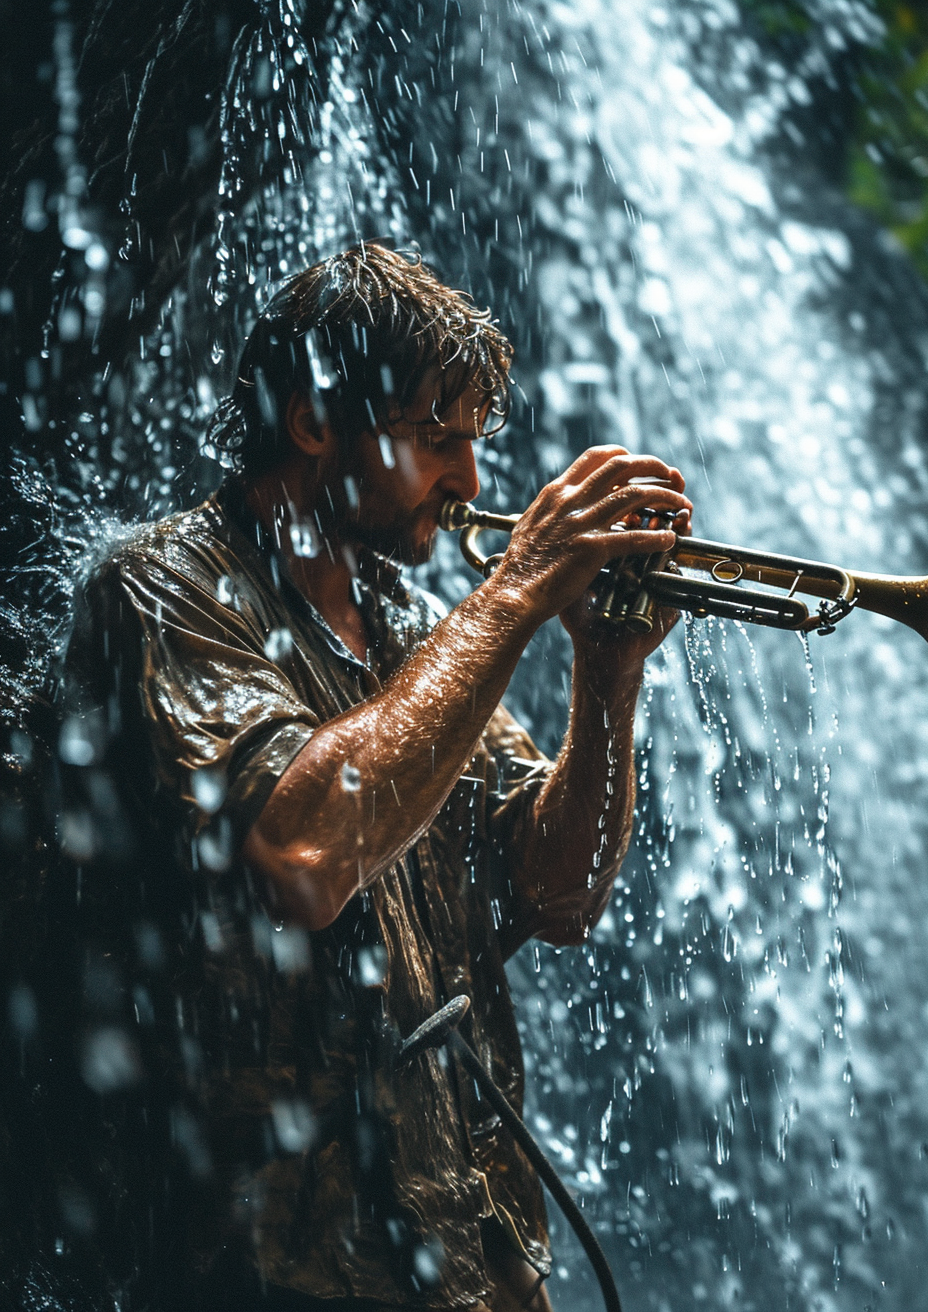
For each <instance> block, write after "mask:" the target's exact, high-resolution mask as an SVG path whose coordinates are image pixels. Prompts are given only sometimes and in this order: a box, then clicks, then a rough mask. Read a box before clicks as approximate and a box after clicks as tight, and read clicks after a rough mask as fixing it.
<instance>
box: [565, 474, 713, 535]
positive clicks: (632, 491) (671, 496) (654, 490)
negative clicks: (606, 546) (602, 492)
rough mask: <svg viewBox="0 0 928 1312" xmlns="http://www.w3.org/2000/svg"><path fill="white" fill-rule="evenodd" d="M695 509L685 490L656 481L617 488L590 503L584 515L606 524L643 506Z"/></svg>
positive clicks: (679, 510) (681, 510)
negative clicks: (654, 482)
mask: <svg viewBox="0 0 928 1312" xmlns="http://www.w3.org/2000/svg"><path fill="white" fill-rule="evenodd" d="M692 509H693V503H692V502H691V501H690V500H689V498H688V497H685V496H684V495H683V493H682V492H675V491H674V490H673V489H672V488H664V487H655V486H654V485H653V484H651V485H647V484H646V485H644V486H642V485H640V484H637V483H631V484H629V485H627V486H625V487H618V488H616V489H615V490H614V491H612V492H610V493H608V495H606V496H604V497H602V498H601V500H599V501H597V502H596V503H595V504H594V505H592V506H589V507H588V508H587V509H586V512H585V514H584V515H583V516H582V518H585V519H587V520H589V521H590V522H591V525H597V526H602V527H604V528H605V527H611V525H612V524H618V523H620V522H621V521H622V520H624V519H626V518H627V516H629V515H634V514H636V513H637V512H639V511H642V510H658V511H660V510H666V511H668V512H669V513H671V514H673V515H674V516H676V515H680V514H687V515H689V514H690V513H691V512H692Z"/></svg>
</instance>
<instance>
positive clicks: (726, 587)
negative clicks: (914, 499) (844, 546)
mask: <svg viewBox="0 0 928 1312" xmlns="http://www.w3.org/2000/svg"><path fill="white" fill-rule="evenodd" d="M520 518H521V516H520V515H497V514H492V513H490V512H488V511H483V510H477V509H476V508H475V507H474V506H471V505H469V504H466V503H464V502H460V501H454V500H450V501H446V502H445V505H444V507H443V508H442V514H441V521H440V522H441V526H442V528H445V529H448V530H450V531H458V530H459V531H460V532H461V541H460V545H461V551H462V553H463V555H464V558H465V559H466V560H467V561H468V563H469V564H471V565H472V566H473V567H474V568H475V569H477V570H479V571H480V572H481V573H483V574H484V575H485V576H486V575H489V574H490V573H492V570H493V569H494V568H495V566H496V564H498V562H499V560H500V559H501V557H500V556H485V555H483V553H482V552H481V551H480V549H479V546H478V544H477V543H478V538H479V535H480V534H481V533H483V532H486V531H487V530H491V529H495V530H499V531H502V532H507V533H511V532H512V530H513V529H514V528H515V526H516V524H518V522H519V519H520ZM684 569H689V570H695V571H697V572H698V573H701V574H707V575H708V576H709V577H708V578H691V577H690V576H688V575H685V574H683V573H682V572H681V571H682V570H684ZM746 584H761V585H763V587H765V588H774V589H778V590H779V592H777V591H774V592H767V591H763V590H762V589H761V588H757V587H747V586H745V585H746ZM594 587H595V591H596V594H597V600H598V607H599V610H600V614H601V615H602V618H603V620H604V621H605V622H607V623H610V624H616V625H623V626H627V627H629V628H631V629H632V630H633V631H637V632H647V631H648V630H649V629H650V628H651V627H652V624H653V610H654V608H655V606H657V605H666V606H673V607H675V608H676V609H677V610H685V611H689V612H691V613H692V614H694V615H697V616H705V615H720V616H722V617H725V618H728V619H738V620H742V621H744V622H746V623H751V624H764V625H767V626H770V627H773V628H781V629H793V630H795V631H798V632H806V633H808V632H813V631H814V632H818V633H832V632H833V631H834V628H835V625H836V624H838V622H839V621H840V620H842V619H843V618H844V617H845V616H846V615H848V614H850V612H851V611H852V610H854V609H859V610H869V611H873V612H874V613H876V614H877V615H885V616H886V617H887V618H889V619H891V620H896V621H898V622H899V623H900V624H905V625H907V626H908V627H909V628H910V629H914V630H915V632H916V633H919V634H921V636H922V637H923V638H924V639H925V640H926V641H928V577H908V576H903V575H894V574H869V573H860V572H856V571H851V570H845V569H839V568H838V567H837V566H835V565H824V564H821V563H820V562H819V561H814V560H802V559H800V558H799V557H795V556H781V555H776V554H775V553H773V552H767V551H754V550H752V549H750V548H746V547H733V546H729V545H727V544H725V543H721V542H709V541H706V540H704V539H702V538H691V537H679V536H678V537H677V539H676V542H675V545H674V546H673V548H672V549H671V550H670V551H669V552H664V553H657V554H655V555H652V556H642V557H634V558H630V559H623V560H621V561H618V562H616V564H615V565H614V566H610V567H609V568H608V569H606V570H604V571H603V572H602V573H601V575H600V577H599V579H598V580H597V581H596V584H595V585H594ZM797 594H802V596H806V597H816V598H818V599H819V605H818V607H817V608H816V609H815V610H814V611H812V612H811V613H810V611H809V607H808V606H807V605H806V604H805V603H804V602H803V601H800V600H799V597H798V596H797Z"/></svg>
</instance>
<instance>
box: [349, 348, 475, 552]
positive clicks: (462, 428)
mask: <svg viewBox="0 0 928 1312" xmlns="http://www.w3.org/2000/svg"><path fill="white" fill-rule="evenodd" d="M437 380H438V371H437V369H436V370H434V371H432V372H431V373H430V374H429V375H427V376H426V378H425V380H424V382H423V384H422V386H421V387H420V389H419V392H418V394H417V396H416V399H415V402H414V403H413V405H411V406H410V407H409V408H408V410H407V412H406V415H405V416H404V417H403V418H402V419H397V420H395V421H392V422H390V423H389V425H387V428H388V429H389V431H383V430H382V429H381V430H378V432H376V433H362V434H361V436H360V438H359V440H358V443H357V445H356V449H355V451H354V452H353V454H352V455H351V456H350V457H349V458H348V459H347V460H346V461H340V462H339V463H340V465H341V468H340V470H339V474H340V480H339V481H340V482H341V484H342V487H341V488H338V487H336V488H333V499H336V517H337V520H338V521H339V522H338V528H339V530H340V533H341V535H342V536H343V537H345V538H347V539H349V540H353V541H356V542H360V543H363V544H364V545H366V546H368V547H371V548H373V550H375V551H378V552H380V553H381V554H382V555H384V556H388V557H389V558H391V559H392V560H395V561H397V562H398V563H400V564H404V565H421V564H422V563H423V562H424V561H426V560H428V558H429V556H430V555H431V552H432V544H433V542H434V540H435V533H436V531H437V529H438V517H439V514H440V512H441V508H442V505H443V504H444V502H445V501H446V500H447V499H448V497H456V498H457V499H458V500H459V501H470V500H472V498H473V497H475V496H476V495H477V493H478V491H479V490H480V482H479V480H478V478H477V467H476V463H475V461H474V447H473V443H474V439H475V438H477V437H479V435H480V432H481V429H482V424H483V420H484V418H485V416H486V412H487V408H488V400H487V395H486V392H484V391H482V390H481V389H479V388H478V387H476V386H475V385H474V384H471V385H470V386H469V387H468V388H467V389H466V390H465V391H464V392H463V393H462V395H461V396H460V397H458V399H457V400H456V401H453V402H452V403H451V405H450V406H449V407H448V408H447V410H446V411H445V412H444V413H443V414H440V415H438V416H437V417H436V416H435V415H434V414H433V406H434V404H435V401H436V397H437V395H438V387H437ZM348 480H351V481H350V482H349V481H348Z"/></svg>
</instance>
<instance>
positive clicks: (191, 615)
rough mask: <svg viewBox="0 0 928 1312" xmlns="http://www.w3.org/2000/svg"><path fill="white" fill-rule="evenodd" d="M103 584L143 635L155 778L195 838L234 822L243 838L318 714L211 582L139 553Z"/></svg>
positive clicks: (142, 693)
mask: <svg viewBox="0 0 928 1312" xmlns="http://www.w3.org/2000/svg"><path fill="white" fill-rule="evenodd" d="M104 586H108V587H109V588H110V589H112V588H114V587H115V588H116V589H117V591H118V594H119V596H118V604H119V605H120V607H122V608H123V609H124V608H125V607H126V606H128V608H129V615H128V616H125V615H124V619H123V624H122V626H121V627H122V629H123V632H124V634H125V632H126V630H127V629H128V628H134V629H135V637H136V639H137V641H138V654H137V665H136V668H137V672H138V691H137V694H136V696H137V698H138V704H139V705H140V708H141V714H142V717H143V721H144V727H145V733H146V736H147V739H148V742H149V744H150V747H151V753H152V761H153V766H154V771H155V775H156V779H157V781H158V782H159V783H160V784H161V785H163V786H164V787H165V789H166V790H168V791H169V793H170V794H171V795H173V796H175V797H177V798H179V799H180V801H181V804H182V806H183V808H184V810H185V811H186V812H187V816H186V818H187V819H188V821H189V822H190V827H191V829H192V831H193V832H194V833H196V832H197V831H198V830H199V829H200V828H202V827H203V826H204V825H205V824H206V823H208V822H210V821H212V822H213V824H215V822H216V821H217V820H218V818H219V817H227V818H228V822H229V823H231V826H232V831H233V835H234V841H235V842H236V844H237V843H239V842H241V841H242V840H243V839H244V837H245V835H246V834H247V833H248V830H249V829H250V828H251V826H252V824H253V823H254V822H255V820H256V819H257V818H258V816H259V815H260V813H261V811H262V809H263V807H264V805H265V803H266V802H267V800H268V798H269V797H270V795H271V792H272V791H273V789H274V786H275V784H276V783H277V781H278V779H279V778H280V776H281V775H282V774H283V772H284V771H285V770H286V768H287V766H288V765H289V764H290V762H291V761H292V760H293V759H294V757H295V756H296V755H297V754H298V753H299V752H300V751H301V750H302V748H303V747H304V746H305V745H306V743H307V742H308V741H309V739H310V738H311V736H312V734H313V731H314V729H315V728H316V727H317V725H318V724H319V717H318V716H317V715H315V714H314V713H313V712H312V711H311V710H310V709H309V708H308V707H307V706H306V705H305V704H304V703H303V702H302V701H301V700H300V698H299V697H298V695H297V693H296V692H295V690H294V688H293V685H292V684H291V683H290V681H289V680H288V679H287V677H286V675H285V674H284V673H283V672H282V670H281V669H280V668H279V667H278V666H277V665H276V664H275V663H274V662H273V661H272V660H270V659H269V658H268V656H267V655H266V654H265V651H264V646H265V641H266V638H265V634H264V633H263V631H262V628H261V626H260V624H259V623H258V622H257V620H256V617H255V616H254V614H253V613H251V611H250V610H249V608H248V607H247V606H242V607H241V608H240V609H239V610H236V609H235V608H234V607H232V606H228V605H225V604H223V602H222V601H220V600H219V598H218V596H217V595H216V590H215V589H214V588H210V587H209V586H208V580H204V581H202V582H201V581H199V580H197V579H196V578H192V577H190V576H188V575H187V574H186V573H184V572H182V571H180V570H178V569H176V568H174V567H172V566H171V565H170V564H166V563H164V562H163V561H159V560H153V559H145V558H144V557H143V558H138V557H136V558H133V559H131V560H130V561H129V562H122V563H121V565H120V567H119V568H118V569H117V570H114V571H113V572H112V574H111V576H110V579H109V580H108V584H105V585H104ZM125 620H130V621H133V623H131V624H129V625H127V624H126V623H125ZM130 641H131V639H130Z"/></svg>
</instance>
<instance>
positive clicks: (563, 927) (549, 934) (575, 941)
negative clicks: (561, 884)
mask: <svg viewBox="0 0 928 1312" xmlns="http://www.w3.org/2000/svg"><path fill="white" fill-rule="evenodd" d="M611 891H612V889H611V885H610V887H609V890H608V891H607V893H606V895H605V896H603V895H602V894H600V896H599V897H598V898H597V900H596V901H595V902H594V903H592V904H591V903H590V902H589V900H588V899H584V900H583V901H582V902H578V901H577V900H575V899H571V901H570V902H569V903H568V902H566V901H564V902H561V903H560V904H559V905H558V906H556V907H553V906H552V907H547V908H546V909H545V911H544V912H543V913H542V914H541V916H540V918H539V923H538V924H537V925H536V927H535V928H534V929H533V932H532V938H539V939H541V940H542V942H543V943H550V944H551V946H552V947H555V948H573V947H580V946H582V945H583V944H584V943H586V941H587V939H588V938H589V937H590V935H591V934H592V932H593V930H594V929H595V928H596V926H597V925H598V924H599V922H600V920H601V918H602V915H603V912H604V911H605V909H606V907H607V905H608V903H609V893H611Z"/></svg>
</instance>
